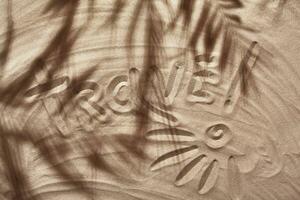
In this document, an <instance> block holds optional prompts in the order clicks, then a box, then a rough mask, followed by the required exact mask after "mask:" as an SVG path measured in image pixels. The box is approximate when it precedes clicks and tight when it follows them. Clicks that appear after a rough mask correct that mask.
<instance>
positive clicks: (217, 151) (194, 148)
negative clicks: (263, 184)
mask: <svg viewBox="0 0 300 200" xmlns="http://www.w3.org/2000/svg"><path fill="white" fill-rule="evenodd" d="M233 137H234V135H233V133H232V131H231V130H230V128H229V127H228V126H227V125H225V124H221V123H219V124H214V125H211V126H209V127H208V128H207V129H206V131H205V132H204V134H202V135H200V136H198V135H195V134H194V133H191V132H189V131H186V130H183V129H177V128H166V129H156V130H152V131H149V132H148V133H147V138H148V139H149V140H152V141H157V142H168V141H169V142H171V141H172V142H175V143H178V144H183V146H184V147H182V145H180V146H181V148H175V150H173V151H170V152H167V153H165V154H163V155H160V156H159V157H158V158H157V159H156V160H155V161H154V162H153V163H152V164H151V168H150V169H151V170H152V171H156V170H160V169H162V168H164V167H167V166H171V165H175V164H178V163H181V162H183V161H188V162H187V164H186V165H185V166H184V167H183V168H182V169H181V170H180V172H179V173H178V174H177V177H176V178H175V185H176V186H183V185H185V184H186V183H188V182H190V181H192V180H193V179H196V178H197V179H198V178H199V177H200V179H199V182H198V192H199V194H206V193H207V192H209V191H210V190H211V189H212V188H213V187H214V186H215V184H216V182H217V179H218V176H219V173H220V172H221V170H220V169H226V170H227V173H228V174H227V177H228V184H229V188H230V190H232V191H230V192H235V191H238V190H239V189H237V188H238V187H240V186H239V184H240V183H239V170H238V166H237V162H236V159H235V158H236V157H237V156H244V153H243V152H242V151H240V150H239V148H237V147H235V145H233V144H232V143H233V142H232V140H233ZM233 195H238V194H233Z"/></svg>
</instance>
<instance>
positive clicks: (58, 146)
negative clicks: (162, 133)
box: [0, 0, 251, 200]
mask: <svg viewBox="0 0 300 200" xmlns="http://www.w3.org/2000/svg"><path fill="white" fill-rule="evenodd" d="M8 2H9V4H11V1H10V0H8ZM79 3H80V1H79V0H63V1H62V0H49V1H48V2H47V3H46V6H45V9H44V10H43V14H48V13H51V15H56V14H58V13H63V16H64V20H63V23H62V25H61V27H60V29H59V30H58V31H57V33H56V35H55V37H54V38H53V39H52V40H51V41H50V42H49V44H48V46H46V47H45V48H44V51H43V52H42V53H41V54H39V55H37V56H36V58H35V59H34V61H33V62H32V63H31V64H30V66H29V69H28V70H27V71H26V72H24V73H23V74H22V75H21V76H19V77H18V78H16V79H15V80H14V81H13V82H12V83H10V84H9V85H8V86H7V87H6V88H1V90H0V96H1V99H0V103H1V105H2V111H1V112H3V113H4V115H5V110H6V109H12V110H18V109H19V108H20V107H22V106H24V105H23V104H22V103H21V102H22V100H19V99H20V97H22V95H23V94H24V93H25V91H26V90H28V89H29V88H30V85H31V84H32V83H33V82H34V81H36V80H35V76H34V74H37V73H39V72H41V71H46V72H47V81H46V82H47V83H48V84H46V85H45V87H48V88H49V89H50V88H52V87H55V85H53V84H54V79H55V78H54V75H55V74H56V73H58V72H60V70H62V69H63V68H64V67H65V66H68V58H69V54H70V52H71V51H72V48H73V46H74V44H75V43H76V41H77V39H78V38H79V37H80V36H81V35H82V33H83V32H84V31H85V28H87V27H88V25H89V22H90V21H91V20H93V14H94V13H93V6H94V4H95V1H94V0H92V1H89V18H88V20H87V21H86V24H85V25H83V26H82V28H81V29H79V30H77V31H74V30H73V29H72V28H73V24H74V20H75V19H74V17H75V15H76V11H77V8H78V5H79ZM163 3H164V4H165V5H166V7H167V8H169V10H172V11H174V13H171V17H172V20H171V22H170V23H169V24H166V23H165V20H164V19H163V17H162V16H161V15H160V14H159V10H158V8H157V6H156V5H155V1H149V0H139V1H138V2H137V3H136V5H135V7H134V10H133V16H135V18H132V20H131V21H130V22H129V27H128V32H127V34H126V43H127V46H128V53H129V54H131V53H132V48H134V45H133V40H134V37H135V35H136V34H137V32H136V31H137V23H138V21H139V20H140V19H141V18H142V17H143V15H145V13H146V20H145V21H144V24H145V33H146V34H145V36H144V43H145V58H144V68H143V69H142V71H141V76H140V78H139V80H138V82H139V84H138V85H139V88H138V91H137V98H138V99H139V100H138V105H137V108H136V110H135V114H136V124H137V127H136V130H135V132H134V133H133V134H130V135H126V136H124V135H123V136H122V135H121V136H117V139H116V140H115V141H117V143H118V144H119V145H121V146H122V147H123V149H125V151H126V152H128V153H129V154H133V155H134V156H135V157H138V158H140V159H145V158H147V155H146V154H145V152H144V151H143V146H144V144H145V142H147V141H146V139H145V138H144V134H145V131H146V130H147V127H148V125H149V121H150V119H149V109H151V108H150V106H149V105H148V104H147V103H145V99H147V95H149V91H150V90H151V88H154V91H155V98H157V99H158V102H160V104H161V105H165V102H164V98H162V90H163V88H162V87H160V86H159V85H161V84H157V83H156V84H155V83H153V82H154V79H156V80H159V79H160V78H159V76H160V75H159V74H158V70H157V69H159V68H160V63H161V60H163V59H164V52H163V50H162V48H161V46H162V44H163V41H164V36H165V33H166V32H171V31H172V30H174V28H175V27H176V26H177V25H178V24H179V20H180V19H181V18H183V28H184V29H190V27H191V26H190V25H191V22H192V19H193V18H192V15H194V14H195V13H194V6H195V3H196V1H195V0H180V1H179V9H177V10H174V9H173V8H172V5H170V4H171V3H170V2H169V1H168V0H164V1H163ZM129 4H130V1H123V0H122V1H121V0H120V1H118V0H117V1H115V2H114V5H113V11H112V13H111V15H110V16H109V17H108V18H107V19H105V22H104V24H103V25H102V26H101V28H106V27H109V26H112V27H115V28H117V24H118V23H119V20H120V17H121V14H122V12H124V10H125V9H126V7H127V6H128V5H129ZM242 6H243V4H242V3H241V1H240V0H230V1H228V0H227V1H224V0H218V1H214V2H212V1H208V0H206V1H204V6H203V8H202V11H201V13H200V15H199V17H198V18H197V21H196V23H195V24H196V26H195V27H194V29H193V30H189V31H190V34H189V38H188V43H187V44H186V49H185V50H184V51H186V52H188V51H192V53H195V52H196V49H197V45H199V42H200V37H201V36H202V35H203V36H204V47H205V53H204V55H206V56H207V58H206V59H209V56H210V55H211V54H212V52H213V51H214V48H215V46H216V43H217V40H222V41H223V42H222V48H221V53H220V55H221V57H220V63H219V66H220V69H221V71H222V70H224V69H225V68H226V66H227V60H228V59H229V57H230V56H231V54H232V53H231V51H232V50H233V49H234V43H233V40H235V38H234V37H238V34H235V33H236V32H237V27H240V28H243V29H246V30H250V31H251V29H249V28H247V27H243V25H242V21H241V20H240V18H239V16H236V15H230V14H228V13H229V10H232V9H240V8H242ZM225 11H226V12H225ZM8 15H9V17H8V27H7V39H6V42H5V45H4V49H3V51H2V53H1V54H0V61H1V67H4V66H5V64H6V61H7V59H8V55H9V52H10V51H11V50H12V49H11V44H12V42H13V38H14V37H13V35H14V27H13V20H12V16H11V12H8ZM221 32H224V34H221ZM50 57H54V60H53V61H50V63H49V61H48V60H49V58H50ZM129 57H130V56H129ZM48 65H51V66H52V67H51V68H50V69H47V66H48ZM96 68H97V66H94V67H92V68H91V70H89V71H87V72H86V73H83V74H82V75H81V76H79V77H77V78H76V79H74V80H70V84H69V89H68V90H67V93H66V95H65V96H64V97H63V98H62V99H60V107H59V108H58V109H57V112H58V113H56V114H61V113H63V110H64V108H65V107H66V106H67V105H68V104H69V102H71V101H72V100H73V99H74V98H75V96H76V94H77V93H78V90H80V88H81V87H82V85H80V83H82V82H84V81H86V80H88V79H89V78H90V77H91V75H92V74H93V72H94V71H95V70H96ZM248 76H249V74H248V72H247V77H248ZM155 77H156V78H155ZM157 77H158V78H157ZM245 81H246V80H245ZM244 86H245V87H243V90H245V91H246V90H247V89H246V86H247V84H246V83H245V82H244ZM157 87H159V88H157ZM43 90H47V88H44V89H43ZM164 109H167V108H166V107H164ZM1 118H2V117H1ZM11 120H12V121H14V120H17V119H11ZM50 120H51V116H50V117H49V121H50ZM167 120H169V119H167ZM50 124H51V123H50V122H49V123H48V126H51V125H50ZM169 124H171V123H169ZM0 125H1V127H0V131H1V143H2V144H1V150H2V152H3V153H2V154H3V155H2V157H3V159H4V162H5V163H6V165H7V166H6V170H7V174H8V177H9V183H10V185H11V188H14V189H13V190H14V196H15V198H16V199H19V200H22V199H33V197H34V194H31V193H30V192H28V191H30V190H29V189H28V187H29V186H28V183H27V181H26V178H25V177H26V175H25V174H24V173H26V172H23V171H22V168H21V166H20V165H19V163H18V160H19V159H20V158H19V157H20V156H21V155H20V152H16V150H17V149H18V145H19V144H21V143H23V142H24V141H26V142H30V143H32V144H34V145H35V147H36V148H37V149H38V151H39V152H40V154H41V156H42V157H43V158H44V159H45V160H46V162H48V164H49V165H50V166H53V168H54V169H55V170H56V171H57V172H58V174H59V175H60V176H61V177H62V178H64V179H65V180H68V182H69V183H70V184H71V185H72V186H74V187H76V188H80V189H81V190H82V191H83V193H84V194H86V195H90V194H91V193H90V191H89V189H88V187H87V186H86V185H85V184H84V182H80V181H79V180H82V179H83V176H82V174H80V172H78V171H77V169H76V166H74V165H73V164H71V163H69V162H67V163H65V162H63V161H64V160H66V159H67V156H68V154H69V152H71V151H73V150H72V148H74V147H73V146H74V145H72V143H70V141H69V140H67V139H66V138H64V137H63V136H60V135H59V133H55V134H54V135H53V136H52V138H43V137H45V136H44V135H43V134H42V133H35V132H33V131H32V130H26V129H24V128H23V127H22V128H17V129H16V128H12V127H11V126H14V125H16V126H18V125H17V123H15V122H13V123H12V125H8V124H7V123H6V122H3V123H2V122H1V124H0ZM169 126H170V127H171V125H169ZM91 138H92V139H89V140H82V141H77V142H79V143H80V144H81V145H78V146H76V148H81V150H82V151H83V152H85V154H86V157H87V159H88V160H89V162H90V163H91V164H92V165H93V166H94V167H96V168H99V169H101V170H104V171H106V172H108V173H111V174H115V175H118V173H117V172H116V171H115V170H114V168H113V166H111V165H110V164H109V163H108V162H107V161H106V160H105V158H102V157H101V155H100V154H101V153H99V149H100V151H101V148H102V146H103V145H104V144H103V143H104V141H103V140H102V139H101V137H98V136H91ZM9 141H13V143H14V145H11V142H9ZM89 141H94V142H93V144H92V145H91V143H90V142H89ZM124 159H126V158H124Z"/></svg>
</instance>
